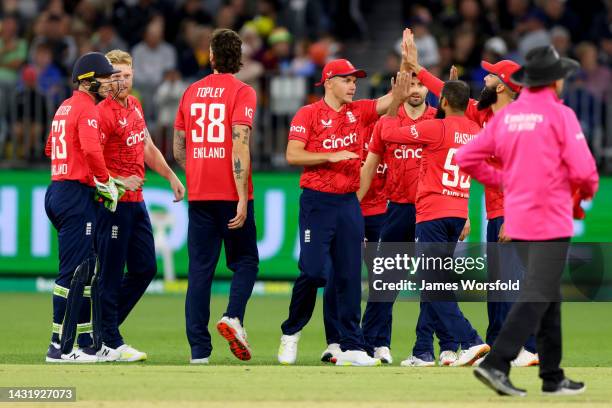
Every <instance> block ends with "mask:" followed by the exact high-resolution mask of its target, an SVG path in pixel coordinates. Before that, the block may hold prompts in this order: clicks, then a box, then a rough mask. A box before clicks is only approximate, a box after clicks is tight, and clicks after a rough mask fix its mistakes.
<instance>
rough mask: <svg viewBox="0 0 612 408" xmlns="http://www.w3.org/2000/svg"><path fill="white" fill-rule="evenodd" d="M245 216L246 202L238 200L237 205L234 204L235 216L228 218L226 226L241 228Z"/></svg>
mask: <svg viewBox="0 0 612 408" xmlns="http://www.w3.org/2000/svg"><path fill="white" fill-rule="evenodd" d="M246 217H247V202H246V201H241V200H238V205H237V206H236V216H235V217H234V218H232V219H231V220H229V223H228V224H227V228H229V229H239V228H242V226H243V225H244V222H245V221H246Z"/></svg>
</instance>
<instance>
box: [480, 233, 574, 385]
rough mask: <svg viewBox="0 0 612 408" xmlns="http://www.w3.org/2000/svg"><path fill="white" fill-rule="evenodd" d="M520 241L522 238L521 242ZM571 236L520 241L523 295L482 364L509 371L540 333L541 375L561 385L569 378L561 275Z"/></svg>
mask: <svg viewBox="0 0 612 408" xmlns="http://www.w3.org/2000/svg"><path fill="white" fill-rule="evenodd" d="M517 242H518V241H517ZM568 247H569V238H559V239H555V240H550V241H539V242H518V244H517V245H516V248H517V251H518V253H519V256H520V258H521V260H522V261H523V263H524V265H525V266H526V270H527V272H526V274H525V277H524V279H523V280H522V282H521V294H520V295H519V301H518V302H516V303H515V304H514V305H513V306H512V309H511V310H510V313H509V314H508V317H507V318H506V321H505V322H504V325H503V327H502V329H501V331H500V333H499V336H498V337H497V339H496V340H495V343H493V347H492V349H491V352H490V353H489V354H488V355H487V357H486V358H485V360H484V361H483V362H482V364H481V366H484V367H489V368H496V369H498V370H500V371H502V372H504V373H506V374H508V373H509V372H510V362H511V361H512V360H514V359H515V358H516V356H517V355H518V353H519V351H520V350H521V347H522V346H523V345H524V344H525V341H526V340H527V338H528V337H529V336H530V335H531V334H532V333H536V343H537V350H538V353H539V359H540V378H541V379H542V381H543V382H544V383H550V384H557V383H559V382H560V381H562V380H563V378H564V377H565V375H564V373H563V370H562V369H561V367H560V364H561V276H562V274H563V269H564V267H565V263H566V257H567V250H568Z"/></svg>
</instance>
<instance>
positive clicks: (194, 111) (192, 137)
mask: <svg viewBox="0 0 612 408" xmlns="http://www.w3.org/2000/svg"><path fill="white" fill-rule="evenodd" d="M256 105H257V96H256V95H255V91H254V90H253V88H251V87H250V86H248V85H247V84H245V83H244V82H241V81H239V80H238V79H236V78H235V77H234V76H233V75H231V74H211V75H208V76H207V77H205V78H204V79H201V80H199V81H197V82H195V83H194V84H192V85H191V86H190V87H189V88H187V90H186V91H185V93H184V94H183V97H182V99H181V102H180V104H179V108H178V111H177V113H176V120H175V122H174V128H175V129H177V130H184V131H185V140H186V154H187V164H186V168H185V173H186V176H187V192H188V197H189V201H198V200H225V201H238V192H237V191H236V184H235V182H234V174H233V169H232V166H233V163H232V145H233V142H232V126H234V125H246V126H252V124H253V117H254V116H255V108H256ZM247 174H248V177H249V196H248V198H249V200H251V199H253V183H252V180H251V169H250V168H249V169H248V171H247Z"/></svg>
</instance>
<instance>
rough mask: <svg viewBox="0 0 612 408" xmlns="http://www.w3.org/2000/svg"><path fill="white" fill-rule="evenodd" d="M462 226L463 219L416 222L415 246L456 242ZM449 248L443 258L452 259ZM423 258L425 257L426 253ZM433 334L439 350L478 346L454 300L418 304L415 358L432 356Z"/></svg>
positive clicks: (471, 329)
mask: <svg viewBox="0 0 612 408" xmlns="http://www.w3.org/2000/svg"><path fill="white" fill-rule="evenodd" d="M464 225H465V219H463V218H440V219H437V220H431V221H425V222H420V223H418V224H417V225H416V236H417V240H418V242H419V247H420V244H421V243H432V242H434V243H435V242H447V243H456V242H457V241H458V239H459V236H460V235H461V231H462V230H463V226H464ZM425 247H426V246H425ZM453 247H454V245H451V247H449V248H448V249H449V252H450V253H449V254H445V255H447V256H452V251H450V250H451V249H452V248H453ZM437 255H440V254H437ZM425 256H428V253H427V250H426V251H425ZM428 273H430V272H429V271H428ZM421 296H423V294H421ZM434 332H435V333H436V335H437V336H438V339H440V350H452V351H456V350H457V348H458V345H459V344H460V345H461V347H462V348H463V349H467V348H469V347H471V346H474V345H476V344H480V343H482V340H481V339H480V337H479V336H478V333H477V332H476V330H474V328H473V327H472V325H471V324H470V322H469V321H468V320H467V319H466V318H465V317H464V316H463V313H461V310H460V309H459V305H458V304H457V302H456V301H444V302H439V301H431V302H430V301H421V303H420V312H419V319H418V322H417V329H416V334H417V339H416V342H415V345H414V348H413V350H412V354H413V355H414V356H417V357H419V356H423V355H425V354H426V353H429V354H430V355H431V356H433V355H434V353H433V334H434Z"/></svg>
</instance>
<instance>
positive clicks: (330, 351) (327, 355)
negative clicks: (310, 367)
mask: <svg viewBox="0 0 612 408" xmlns="http://www.w3.org/2000/svg"><path fill="white" fill-rule="evenodd" d="M339 353H342V350H341V349H340V345H339V344H338V343H330V344H328V345H327V348H326V349H325V351H323V354H321V361H323V362H324V363H333V364H335V363H336V360H337V359H338V354H339Z"/></svg>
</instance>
